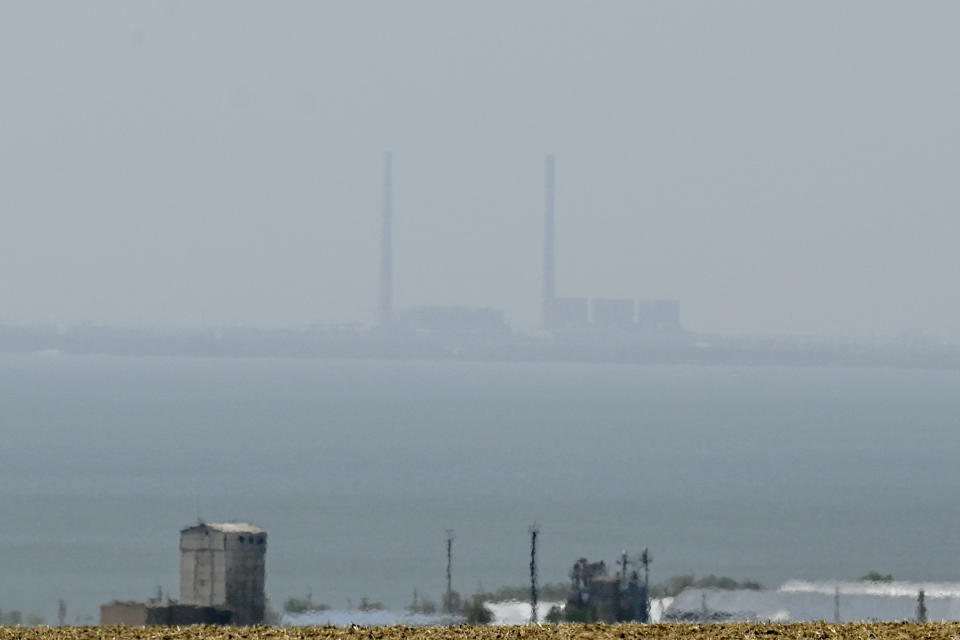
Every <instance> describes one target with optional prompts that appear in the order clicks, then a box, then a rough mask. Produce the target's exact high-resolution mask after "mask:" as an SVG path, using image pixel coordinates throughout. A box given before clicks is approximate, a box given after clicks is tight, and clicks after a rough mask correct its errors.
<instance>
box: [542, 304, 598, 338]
mask: <svg viewBox="0 0 960 640" xmlns="http://www.w3.org/2000/svg"><path fill="white" fill-rule="evenodd" d="M544 311H545V314H546V321H545V323H544V328H546V329H551V330H557V329H585V328H587V326H589V320H590V303H589V301H588V300H587V299H586V298H551V299H550V300H547V301H545V303H544Z"/></svg>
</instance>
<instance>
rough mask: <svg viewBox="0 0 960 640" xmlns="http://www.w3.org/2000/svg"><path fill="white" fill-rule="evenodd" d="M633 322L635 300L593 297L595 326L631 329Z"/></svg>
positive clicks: (599, 327)
mask: <svg viewBox="0 0 960 640" xmlns="http://www.w3.org/2000/svg"><path fill="white" fill-rule="evenodd" d="M633 324H634V314H633V300H629V299H626V300H621V299H609V298H594V299H593V326H595V327H597V328H598V329H629V328H631V327H632V326H633Z"/></svg>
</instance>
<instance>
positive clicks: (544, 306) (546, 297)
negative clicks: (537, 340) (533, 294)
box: [540, 153, 554, 329]
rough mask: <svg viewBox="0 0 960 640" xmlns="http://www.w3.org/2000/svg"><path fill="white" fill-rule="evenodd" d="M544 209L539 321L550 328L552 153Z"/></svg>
mask: <svg viewBox="0 0 960 640" xmlns="http://www.w3.org/2000/svg"><path fill="white" fill-rule="evenodd" d="M545 178H546V179H545V196H546V197H545V210H544V218H543V291H542V292H541V295H540V321H541V324H542V326H543V328H544V329H549V328H550V309H551V307H552V306H553V304H552V303H553V297H554V285H553V280H554V265H553V154H552V153H551V154H549V155H548V156H547V163H546V176H545Z"/></svg>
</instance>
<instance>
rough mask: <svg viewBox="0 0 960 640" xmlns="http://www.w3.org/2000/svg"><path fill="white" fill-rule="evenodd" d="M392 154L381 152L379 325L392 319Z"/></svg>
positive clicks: (384, 324)
mask: <svg viewBox="0 0 960 640" xmlns="http://www.w3.org/2000/svg"><path fill="white" fill-rule="evenodd" d="M392 174H393V155H392V154H391V153H390V152H389V151H387V152H386V153H384V154H383V213H382V217H381V220H380V306H379V316H380V318H379V320H380V326H387V325H389V324H390V323H391V322H392V321H393V243H392V240H391V227H392V225H393V175H392Z"/></svg>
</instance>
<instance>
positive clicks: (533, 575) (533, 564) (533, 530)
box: [530, 523, 540, 624]
mask: <svg viewBox="0 0 960 640" xmlns="http://www.w3.org/2000/svg"><path fill="white" fill-rule="evenodd" d="M538 533H540V527H538V526H537V525H536V523H534V524H533V525H531V526H530V612H531V613H530V621H531V622H533V623H534V624H536V623H537V534H538Z"/></svg>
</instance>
